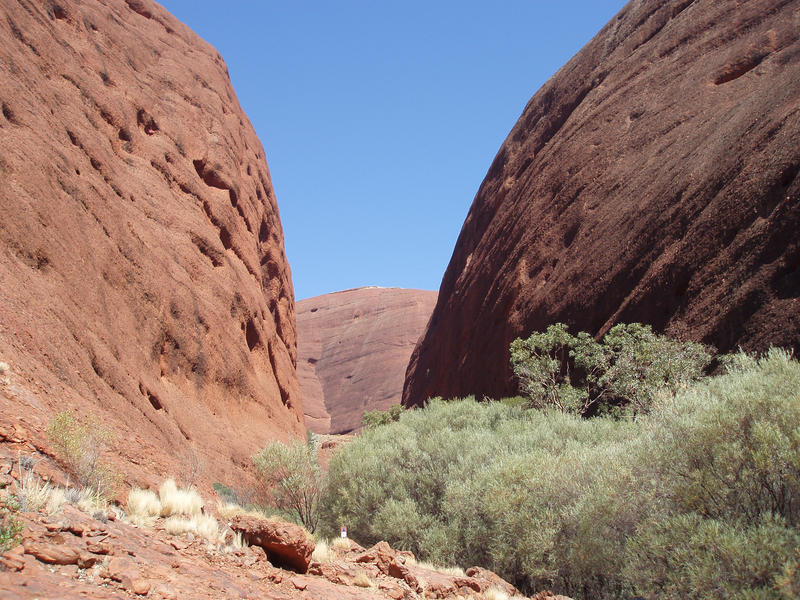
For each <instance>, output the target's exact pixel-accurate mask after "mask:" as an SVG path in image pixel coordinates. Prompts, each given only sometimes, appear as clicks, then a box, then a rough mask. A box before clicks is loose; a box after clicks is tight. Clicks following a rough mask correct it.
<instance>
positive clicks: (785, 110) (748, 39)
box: [404, 0, 800, 405]
mask: <svg viewBox="0 0 800 600" xmlns="http://www.w3.org/2000/svg"><path fill="white" fill-rule="evenodd" d="M798 107H800V2H797V1H796V0H794V1H788V0H749V1H746V2H736V3H733V2H718V1H716V0H670V1H666V2H665V1H662V0H637V1H633V2H630V3H629V4H628V5H627V6H626V7H625V8H623V10H622V11H620V13H619V14H618V15H617V16H616V18H614V19H613V20H612V21H611V22H610V23H609V24H608V25H606V27H605V28H603V30H602V31H601V32H600V33H599V34H598V35H597V36H596V37H595V38H594V39H593V40H592V41H591V42H590V43H589V44H588V45H587V46H586V47H585V48H584V49H583V50H581V52H579V53H578V54H577V55H576V56H575V57H574V58H573V59H572V60H571V61H570V62H569V63H567V65H565V66H564V67H563V68H562V69H561V70H560V71H559V72H558V73H557V74H556V75H555V76H554V77H553V78H552V79H551V80H550V81H549V82H548V83H547V84H546V85H545V86H543V87H542V89H541V90H539V91H538V92H537V93H536V95H535V96H534V97H533V98H532V99H531V101H530V102H529V103H528V105H527V107H526V108H525V110H524V112H523V114H522V116H521V118H520V119H519V121H518V122H517V124H516V125H515V126H514V128H513V129H512V131H511V133H510V134H509V136H508V138H507V139H506V141H505V143H504V144H503V146H502V147H501V148H500V151H499V152H498V154H497V157H496V158H495V160H494V162H493V164H492V165H491V168H490V169H489V172H488V174H487V176H486V178H485V180H484V181H483V183H482V185H481V187H480V189H479V191H478V194H477V196H476V198H475V200H474V202H473V205H472V207H471V209H470V211H469V214H468V216H467V219H466V221H465V223H464V226H463V229H462V231H461V235H460V237H459V239H458V242H457V245H456V248H455V251H454V253H453V257H452V260H451V262H450V264H449V266H448V268H447V271H446V273H445V275H444V279H443V280H442V285H441V289H440V293H439V299H438V304H437V306H436V309H435V310H434V313H433V315H432V317H431V322H430V325H429V327H428V329H427V332H426V334H425V336H424V338H423V339H422V340H421V341H420V344H419V345H418V346H417V348H416V349H415V351H414V354H413V356H412V358H411V362H410V364H409V370H408V379H407V382H406V386H405V390H404V403H405V404H407V405H413V404H419V403H421V402H423V401H424V400H425V399H426V398H427V397H429V396H434V395H444V396H459V395H464V394H470V393H476V394H479V395H483V394H486V395H489V396H491V397H499V396H502V395H508V394H513V393H515V391H516V387H515V385H514V383H513V382H512V380H511V377H510V375H511V373H510V369H509V367H508V345H509V343H510V342H511V340H512V339H514V338H515V337H517V336H520V335H528V334H529V333H530V332H531V331H532V330H542V329H544V328H546V327H547V325H549V324H551V323H553V322H556V321H563V322H566V323H568V324H569V325H570V326H571V327H572V328H573V329H574V330H587V331H590V332H593V333H595V334H602V333H603V332H605V331H606V330H607V329H608V328H609V327H610V326H611V325H612V324H614V323H617V322H633V321H641V322H646V323H651V324H652V325H653V326H654V327H655V328H656V329H658V330H663V331H666V332H668V333H669V334H671V335H673V336H676V337H679V338H691V339H695V340H702V341H703V342H707V343H710V344H714V345H716V346H717V347H718V348H719V349H721V350H723V351H728V350H733V349H735V348H736V347H737V346H739V345H741V346H742V347H743V348H745V349H748V350H753V349H764V348H766V347H768V346H769V345H770V344H774V345H782V346H793V347H794V348H795V350H800V300H799V299H798V296H800V271H799V270H798V266H800V240H798V236H797V232H798V231H800V202H798V195H799V194H800V178H798V170H800V144H798V143H797V140H798V139H800V109H799V108H798Z"/></svg>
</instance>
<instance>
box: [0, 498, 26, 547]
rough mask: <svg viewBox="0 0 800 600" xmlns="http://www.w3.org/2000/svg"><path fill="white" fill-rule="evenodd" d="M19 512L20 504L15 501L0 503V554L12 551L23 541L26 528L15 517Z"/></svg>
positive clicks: (7, 500)
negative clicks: (23, 531) (23, 532)
mask: <svg viewBox="0 0 800 600" xmlns="http://www.w3.org/2000/svg"><path fill="white" fill-rule="evenodd" d="M18 510H19V504H17V503H16V502H15V501H14V500H13V499H10V500H9V499H6V500H4V501H0V554H3V553H4V552H7V551H8V550H11V548H13V547H14V546H16V545H17V544H19V543H20V540H21V539H22V530H23V529H24V526H23V524H22V521H20V520H19V519H17V518H16V517H15V516H14V513H16V512H17V511H18Z"/></svg>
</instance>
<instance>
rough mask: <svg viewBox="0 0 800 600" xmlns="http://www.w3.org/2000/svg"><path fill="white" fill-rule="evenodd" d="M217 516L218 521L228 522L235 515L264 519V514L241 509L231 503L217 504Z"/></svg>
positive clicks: (253, 510)
mask: <svg viewBox="0 0 800 600" xmlns="http://www.w3.org/2000/svg"><path fill="white" fill-rule="evenodd" d="M217 514H219V517H220V519H224V520H226V521H229V520H230V519H232V518H233V517H235V516H236V515H247V516H250V517H257V518H259V519H264V518H265V517H264V513H262V512H259V511H257V510H255V509H250V508H242V507H241V506H239V505H238V504H234V503H232V502H217Z"/></svg>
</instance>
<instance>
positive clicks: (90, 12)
mask: <svg viewBox="0 0 800 600" xmlns="http://www.w3.org/2000/svg"><path fill="white" fill-rule="evenodd" d="M0 55H1V56H0V104H2V114H0V182H2V185H1V186H0V282H1V283H0V360H2V361H5V362H7V363H8V364H9V365H10V372H11V375H10V378H9V383H8V385H5V387H3V388H2V389H0V403H2V410H0V421H6V422H7V423H6V424H8V423H10V422H12V421H13V422H14V423H13V424H15V425H18V426H19V427H20V428H22V429H21V430H24V431H26V432H27V434H29V436H30V439H31V440H32V441H34V442H35V443H37V444H38V443H40V441H41V440H42V438H43V433H42V431H43V429H44V427H46V424H47V422H48V421H49V419H50V418H51V417H52V415H53V414H55V413H57V412H59V411H61V410H64V409H74V410H75V411H76V412H77V413H78V414H79V415H80V416H84V415H86V414H89V413H92V414H95V415H97V416H98V417H99V418H100V419H101V420H102V421H103V422H105V423H107V424H108V425H109V426H111V428H112V429H113V430H114V432H115V433H116V434H117V436H116V438H117V442H116V447H115V449H114V450H115V454H116V455H117V456H118V458H119V459H120V461H121V464H120V468H122V469H125V470H127V471H129V472H130V473H131V474H132V475H134V476H136V475H138V476H140V477H142V478H147V477H149V476H151V474H152V476H153V477H157V478H160V477H162V476H163V475H164V474H174V475H176V476H177V475H178V474H179V473H180V472H183V471H187V472H191V474H192V477H197V478H200V479H201V480H203V481H206V482H213V481H224V482H228V483H232V482H233V478H234V477H239V478H240V477H246V475H244V474H241V473H240V472H241V466H242V465H245V464H248V463H249V457H250V455H251V454H252V453H253V452H255V451H256V450H257V449H259V448H260V447H261V446H262V445H263V444H264V443H265V442H266V441H267V440H268V439H270V438H275V437H279V438H283V439H286V438H287V437H289V436H302V435H303V434H304V425H303V422H302V417H303V410H302V406H301V402H300V394H299V385H298V383H297V377H296V372H295V361H296V339H295V317H294V293H293V290H292V282H291V273H290V270H289V266H288V264H287V261H286V257H285V253H284V244H283V232H282V228H281V223H280V218H279V215H278V208H277V204H276V202H275V195H274V192H273V189H272V184H271V181H270V175H269V170H268V168H267V164H266V162H265V159H264V150H263V148H262V146H261V143H260V142H259V140H258V138H257V137H256V134H255V132H254V130H253V128H252V126H251V125H250V122H249V121H248V119H247V117H246V116H245V114H244V113H243V111H242V109H241V107H240V106H239V103H238V101H237V99H236V95H235V93H234V91H233V88H232V86H231V82H230V79H229V77H228V72H227V69H226V67H225V63H224V62H223V60H222V58H221V57H220V55H219V54H218V53H217V51H216V50H214V48H212V47H211V46H209V45H208V44H207V43H205V42H204V41H202V40H201V39H199V38H198V37H197V36H196V35H195V34H194V33H193V32H191V31H190V30H189V29H188V28H187V27H186V26H184V25H183V24H181V23H180V22H178V21H177V20H176V19H175V18H174V17H172V16H171V15H169V14H168V13H167V12H166V11H165V10H164V9H163V8H162V7H161V6H159V5H158V4H156V3H154V2H150V1H149V0H82V1H77V0H53V1H48V2H40V1H38V0H36V1H33V0H7V1H4V2H2V4H1V5H0Z"/></svg>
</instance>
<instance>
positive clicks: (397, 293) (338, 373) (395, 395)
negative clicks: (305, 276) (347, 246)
mask: <svg viewBox="0 0 800 600" xmlns="http://www.w3.org/2000/svg"><path fill="white" fill-rule="evenodd" d="M434 304H436V292H429V291H423V290H405V289H398V288H377V287H368V288H359V289H355V290H347V291H344V292H336V293H334V294H325V295H324V296H317V297H316V298H309V299H307V300H300V301H299V302H298V303H297V355H298V359H297V374H298V377H299V379H300V391H301V394H302V396H303V407H304V410H305V413H306V425H307V426H308V428H309V429H311V430H312V431H315V432H317V433H329V432H330V433H342V432H347V431H352V430H353V429H356V428H358V427H359V426H360V425H361V416H362V415H363V414H364V411H365V410H386V409H388V408H389V407H390V406H391V405H392V404H399V403H400V398H401V395H402V391H403V380H404V378H405V372H406V366H408V357H409V356H410V355H411V351H412V350H413V349H414V345H415V344H416V343H417V340H418V339H419V336H420V334H421V333H422V332H423V330H424V329H425V324H426V323H427V322H428V318H429V317H430V314H431V311H432V310H433V306H434Z"/></svg>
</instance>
